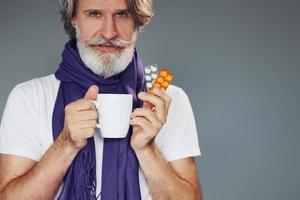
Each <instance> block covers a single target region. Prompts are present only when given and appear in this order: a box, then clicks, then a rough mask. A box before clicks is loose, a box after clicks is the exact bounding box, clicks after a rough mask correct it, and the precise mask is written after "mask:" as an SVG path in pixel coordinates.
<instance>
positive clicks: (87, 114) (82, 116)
mask: <svg viewBox="0 0 300 200" xmlns="http://www.w3.org/2000/svg"><path fill="white" fill-rule="evenodd" d="M98 117H99V114H98V112H97V111H96V110H94V109H93V110H83V111H80V112H79V113H78V115H76V117H74V118H75V120H80V121H84V120H96V119H98Z"/></svg>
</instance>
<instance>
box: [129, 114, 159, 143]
mask: <svg viewBox="0 0 300 200" xmlns="http://www.w3.org/2000/svg"><path fill="white" fill-rule="evenodd" d="M129 123H130V125H132V126H138V127H140V128H141V129H143V130H144V131H143V132H144V133H146V134H147V135H148V136H149V137H151V138H153V137H155V135H156V134H157V133H158V131H157V130H154V131H153V129H154V127H153V126H151V124H150V123H149V122H148V121H147V120H146V119H145V118H143V117H134V118H132V119H131V120H130V122H129Z"/></svg>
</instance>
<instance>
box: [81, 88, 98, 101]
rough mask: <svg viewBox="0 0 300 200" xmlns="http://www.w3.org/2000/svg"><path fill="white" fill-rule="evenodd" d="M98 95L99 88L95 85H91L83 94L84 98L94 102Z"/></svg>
mask: <svg viewBox="0 0 300 200" xmlns="http://www.w3.org/2000/svg"><path fill="white" fill-rule="evenodd" d="M98 93H99V88H98V87H97V86H96V85H92V86H91V87H90V88H89V89H88V90H87V92H86V93H85V96H84V98H85V99H90V100H96V99H97V95H98Z"/></svg>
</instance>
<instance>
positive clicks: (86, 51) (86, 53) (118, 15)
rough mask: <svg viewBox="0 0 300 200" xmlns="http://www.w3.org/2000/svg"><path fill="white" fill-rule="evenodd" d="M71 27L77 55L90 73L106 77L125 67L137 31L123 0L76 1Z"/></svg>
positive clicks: (131, 54) (131, 51) (130, 57)
mask: <svg viewBox="0 0 300 200" xmlns="http://www.w3.org/2000/svg"><path fill="white" fill-rule="evenodd" d="M73 24H74V26H75V28H76V34H77V46H78V50H79V53H80V56H81V58H82V60H83V61H84V63H85V64H86V65H87V67H89V68H91V69H92V71H94V72H95V73H98V74H100V75H103V76H104V77H109V76H112V75H114V74H117V73H119V72H121V71H123V70H124V69H125V68H126V67H127V65H128V64H129V62H130V61H131V59H132V56H133V51H134V45H135V41H136V35H137V30H136V27H135V24H134V19H133V16H132V15H131V13H130V12H129V10H128V6H127V3H126V0H78V5H77V10H76V16H75V17H74V18H73Z"/></svg>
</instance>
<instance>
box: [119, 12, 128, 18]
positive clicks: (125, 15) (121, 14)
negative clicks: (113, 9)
mask: <svg viewBox="0 0 300 200" xmlns="http://www.w3.org/2000/svg"><path fill="white" fill-rule="evenodd" d="M116 16H117V17H122V18H127V17H128V16H129V13H128V12H125V11H124V12H118V13H116Z"/></svg>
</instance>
